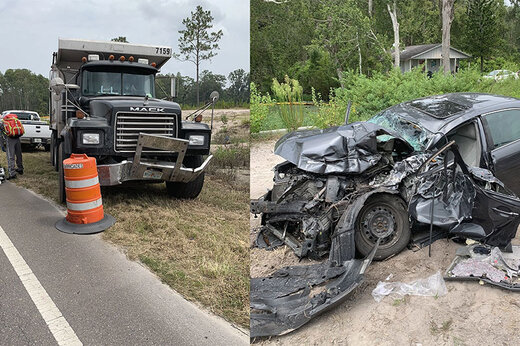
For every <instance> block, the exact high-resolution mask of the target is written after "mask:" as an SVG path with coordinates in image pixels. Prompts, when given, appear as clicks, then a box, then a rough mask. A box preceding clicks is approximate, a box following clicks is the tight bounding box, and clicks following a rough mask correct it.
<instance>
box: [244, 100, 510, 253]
mask: <svg viewBox="0 0 520 346" xmlns="http://www.w3.org/2000/svg"><path fill="white" fill-rule="evenodd" d="M450 141H455V143H456V144H457V146H458V152H459V153H460V156H461V158H462V161H463V162H464V163H465V164H466V166H468V167H477V168H481V169H485V170H487V171H489V173H487V174H490V175H491V176H493V177H495V179H497V180H498V181H501V182H502V183H503V184H502V185H500V186H504V188H501V189H500V190H499V191H496V192H495V193H496V194H497V195H499V196H500V197H497V198H498V199H499V200H500V199H505V200H508V199H510V198H516V197H513V196H515V195H514V194H515V193H516V194H520V184H519V183H518V182H517V179H516V176H515V175H516V174H515V172H518V171H520V100H519V99H515V98H509V97H503V96H496V95H488V94H476V93H454V94H446V95H441V96H434V97H429V98H423V99H418V100H414V101H410V102H405V103H402V104H398V105H396V106H393V107H391V108H388V109H386V110H384V111H382V112H381V113H379V114H377V115H376V116H374V117H373V118H371V119H370V120H368V121H367V122H358V123H353V124H348V125H343V126H339V127H333V128H329V129H325V130H311V131H303V132H294V133H290V134H287V135H285V136H284V137H282V138H281V139H280V140H279V141H278V142H277V144H276V146H275V154H277V155H280V156H282V157H283V158H285V159H286V160H287V161H286V162H284V163H281V164H279V165H277V166H276V167H275V173H274V186H273V188H272V189H271V190H270V191H269V192H268V193H267V194H265V195H264V196H263V197H261V198H260V199H258V200H252V201H251V212H252V213H253V214H261V215H262V225H263V230H262V232H261V234H260V236H259V238H258V242H257V243H258V245H259V246H261V247H262V246H264V247H268V246H270V244H271V243H273V244H274V245H276V244H277V243H281V242H283V243H285V244H287V245H288V246H290V247H291V248H292V249H293V250H294V251H295V253H296V254H297V255H298V256H299V257H311V258H316V259H317V258H322V257H324V256H326V255H327V254H328V252H329V249H330V243H331V234H332V230H334V228H335V227H336V226H337V224H338V221H339V220H340V219H341V217H342V215H343V214H344V213H345V211H346V210H347V209H348V208H349V206H352V204H354V202H355V201H357V200H358V199H360V198H362V199H364V202H363V203H362V205H361V208H360V209H359V210H358V211H357V212H356V215H353V217H355V225H356V232H355V240H356V249H357V251H358V252H359V253H360V254H361V255H363V256H367V255H368V254H369V253H370V251H371V250H372V248H373V246H374V244H375V242H376V240H377V239H379V238H381V244H380V246H379V249H378V251H377V253H376V255H375V258H376V259H384V258H387V257H389V256H392V255H394V254H396V253H399V252H400V251H401V250H402V249H404V248H405V247H406V246H407V245H408V244H409V243H410V241H411V240H412V241H413V236H415V238H416V241H419V244H420V243H423V242H421V241H420V239H418V238H417V237H418V235H420V234H421V232H420V231H421V230H424V224H429V219H428V217H427V216H426V217H424V215H423V214H424V212H427V211H428V210H422V211H420V212H419V214H418V215H417V218H413V217H409V216H410V215H409V210H408V209H409V208H408V207H409V205H410V203H411V202H412V203H415V201H414V200H413V198H412V197H413V191H414V185H415V184H417V181H416V179H414V177H415V174H414V173H416V172H417V170H418V168H419V167H420V166H421V164H423V163H424V162H425V161H426V159H427V158H428V154H432V153H433V151H435V150H436V149H439V148H440V147H442V146H443V145H445V144H446V143H448V142H450ZM511 191H512V192H511ZM450 197H451V198H452V201H451V205H452V206H453V207H457V208H459V209H460V208H462V205H461V204H460V203H459V202H460V201H461V200H460V199H462V198H464V196H450ZM490 198H491V197H490ZM498 204H500V203H498ZM418 207H423V206H421V205H419V206H418ZM495 208H496V209H497V210H492V212H494V213H495V215H490V216H489V217H491V219H493V220H495V219H500V218H503V217H505V218H508V217H509V218H510V217H511V215H509V214H508V213H509V212H510V211H509V210H508V207H503V210H504V211H501V210H502V209H501V208H500V207H498V206H495ZM449 212H452V214H453V215H448V213H449ZM426 214H427V213H426ZM461 215H466V216H468V211H466V212H465V213H464V212H463V211H461V210H457V211H450V210H448V211H447V212H446V213H445V214H443V215H442V218H443V219H444V222H441V223H442V224H443V225H442V226H444V227H445V228H446V227H451V226H454V225H456V224H459V223H460V222H461V221H462V218H461ZM439 218H440V217H439ZM425 221H428V222H425ZM496 224H497V225H498V224H500V222H499V221H496ZM488 226H489V225H488ZM498 227H499V226H498ZM488 229H489V227H488ZM493 239H494V238H493V237H491V239H489V241H491V242H493ZM490 245H494V244H490Z"/></svg>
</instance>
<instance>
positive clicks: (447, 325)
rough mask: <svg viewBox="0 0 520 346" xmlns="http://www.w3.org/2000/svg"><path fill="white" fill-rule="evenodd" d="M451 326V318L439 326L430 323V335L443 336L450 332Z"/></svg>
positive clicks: (432, 322)
mask: <svg viewBox="0 0 520 346" xmlns="http://www.w3.org/2000/svg"><path fill="white" fill-rule="evenodd" d="M452 324H453V319H451V318H450V319H449V320H446V321H443V322H442V324H441V325H440V326H438V325H437V323H435V322H434V321H430V333H431V334H432V335H435V334H440V333H442V334H445V333H447V332H449V331H450V329H451V325H452Z"/></svg>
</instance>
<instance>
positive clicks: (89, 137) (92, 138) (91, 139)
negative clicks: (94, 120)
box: [81, 133, 99, 144]
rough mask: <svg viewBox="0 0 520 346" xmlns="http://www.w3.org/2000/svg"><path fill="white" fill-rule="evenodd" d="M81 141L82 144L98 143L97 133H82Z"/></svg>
mask: <svg viewBox="0 0 520 346" xmlns="http://www.w3.org/2000/svg"><path fill="white" fill-rule="evenodd" d="M81 141H82V143H83V144H99V133H84V134H83V135H82V136H81Z"/></svg>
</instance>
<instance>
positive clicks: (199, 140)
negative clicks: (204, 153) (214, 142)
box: [189, 135, 204, 145]
mask: <svg viewBox="0 0 520 346" xmlns="http://www.w3.org/2000/svg"><path fill="white" fill-rule="evenodd" d="M189 140H190V145H204V136H203V135H190V138H189Z"/></svg>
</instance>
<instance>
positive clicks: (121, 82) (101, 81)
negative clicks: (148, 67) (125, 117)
mask: <svg viewBox="0 0 520 346" xmlns="http://www.w3.org/2000/svg"><path fill="white" fill-rule="evenodd" d="M81 89H82V94H83V95H85V96H99V95H126V96H146V95H148V97H154V96H155V90H154V89H155V88H154V76H153V75H152V74H132V73H120V72H105V71H88V70H85V71H83V80H82V83H81Z"/></svg>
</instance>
